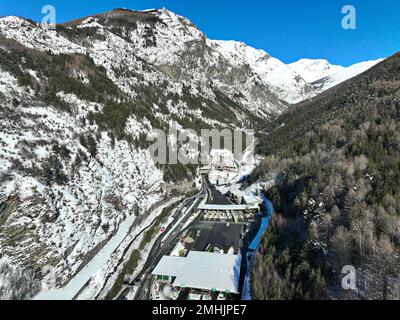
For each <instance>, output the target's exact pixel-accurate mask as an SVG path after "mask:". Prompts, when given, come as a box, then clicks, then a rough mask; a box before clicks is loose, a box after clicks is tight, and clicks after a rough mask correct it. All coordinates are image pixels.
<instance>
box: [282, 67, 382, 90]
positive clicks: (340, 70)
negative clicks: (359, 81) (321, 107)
mask: <svg viewBox="0 0 400 320" xmlns="http://www.w3.org/2000/svg"><path fill="white" fill-rule="evenodd" d="M381 61H383V59H378V60H373V61H366V62H360V63H357V64H354V65H351V66H349V67H342V66H338V65H332V64H330V63H329V62H328V61H327V60H324V59H317V60H313V59H300V60H299V61H297V62H294V63H291V64H289V65H288V66H289V67H290V68H291V69H292V70H294V71H295V72H297V73H298V74H300V75H301V76H302V77H303V79H305V80H306V81H307V82H308V83H310V84H311V85H312V86H313V94H314V95H317V94H319V93H321V92H323V91H325V90H328V89H330V88H332V87H334V86H336V85H338V84H340V83H342V82H344V81H346V80H349V79H351V78H353V77H355V76H357V75H359V74H361V73H363V72H365V71H367V70H368V69H370V68H372V67H373V66H374V65H376V64H377V63H379V62H381Z"/></svg>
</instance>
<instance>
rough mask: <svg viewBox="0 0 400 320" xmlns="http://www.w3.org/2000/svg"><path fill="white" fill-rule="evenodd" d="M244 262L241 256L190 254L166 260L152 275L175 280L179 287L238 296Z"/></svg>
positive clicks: (164, 259) (162, 261)
mask: <svg viewBox="0 0 400 320" xmlns="http://www.w3.org/2000/svg"><path fill="white" fill-rule="evenodd" d="M241 261H242V257H241V256H238V255H228V254H220V253H210V252H198V251H190V252H189V254H188V255H187V257H170V256H164V257H163V258H162V259H161V260H160V262H159V264H158V265H157V266H156V268H155V269H154V271H153V272H152V274H153V275H164V276H172V277H176V278H175V280H174V282H173V285H174V286H176V287H181V288H194V289H201V290H215V291H221V292H231V293H237V292H238V285H239V276H240V265H241Z"/></svg>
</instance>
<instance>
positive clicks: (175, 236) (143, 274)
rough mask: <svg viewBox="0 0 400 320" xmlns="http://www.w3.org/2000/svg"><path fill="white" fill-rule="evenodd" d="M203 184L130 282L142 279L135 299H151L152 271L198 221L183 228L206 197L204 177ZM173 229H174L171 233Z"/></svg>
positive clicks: (176, 216)
mask: <svg viewBox="0 0 400 320" xmlns="http://www.w3.org/2000/svg"><path fill="white" fill-rule="evenodd" d="M202 184H203V185H202V189H201V191H200V193H198V194H197V195H196V196H194V197H191V198H188V199H186V200H184V201H183V203H182V205H181V206H180V207H179V209H178V210H177V211H176V212H175V214H174V215H173V218H174V221H173V222H172V223H171V224H170V225H169V227H168V228H167V229H166V230H165V231H164V232H163V234H162V235H160V236H159V237H158V239H157V240H156V242H155V243H154V245H153V247H152V249H151V251H150V253H149V256H148V259H147V261H146V262H145V265H144V266H143V268H142V270H141V271H140V272H139V273H138V274H137V275H136V277H135V279H134V280H133V281H132V282H131V283H130V286H133V285H134V284H135V283H134V282H135V280H136V279H138V278H139V279H142V282H141V284H140V287H139V289H138V290H137V292H136V295H135V300H148V299H150V295H151V285H152V276H151V271H152V270H153V269H154V268H155V266H156V265H157V264H158V262H159V261H160V260H161V258H162V257H163V256H164V255H167V254H169V253H170V252H171V251H172V250H173V248H174V247H175V245H176V244H177V242H178V241H179V240H180V238H181V236H182V235H183V233H184V232H185V231H186V230H187V229H188V228H190V227H192V226H193V224H195V223H196V222H197V219H196V220H195V221H193V222H192V223H191V224H190V225H189V226H188V227H187V228H185V229H184V230H182V228H183V226H184V225H185V223H186V222H187V221H188V220H189V218H190V217H191V216H192V213H193V212H196V211H197V207H198V205H199V204H200V201H201V199H202V197H204V195H205V192H206V189H205V188H204V178H203V179H202ZM193 203H195V205H194V206H193V208H192V209H191V210H190V212H187V214H186V217H185V218H183V219H182V220H181V221H180V222H179V224H176V223H177V222H178V221H179V219H180V218H181V215H182V214H185V212H184V211H186V210H187V209H188V208H190V207H191V206H192V205H193ZM171 229H172V230H173V231H172V232H171V233H170V231H171ZM166 235H168V239H165V236H166ZM163 242H164V243H163ZM129 290H130V288H129V287H128V288H125V289H124V290H122V292H121V293H120V294H119V295H118V297H117V299H124V297H126V295H127V294H128V293H129Z"/></svg>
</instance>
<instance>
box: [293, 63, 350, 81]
mask: <svg viewBox="0 0 400 320" xmlns="http://www.w3.org/2000/svg"><path fill="white" fill-rule="evenodd" d="M289 67H290V68H291V69H292V70H294V71H295V72H297V73H298V74H299V75H300V76H302V77H303V79H304V80H306V81H307V82H308V83H313V82H315V81H317V80H320V79H322V78H325V77H327V76H330V75H332V74H334V73H336V72H339V71H341V70H343V69H344V67H342V66H338V65H333V64H330V63H329V62H328V61H327V60H325V59H315V60H314V59H300V60H299V61H296V62H293V63H291V64H289Z"/></svg>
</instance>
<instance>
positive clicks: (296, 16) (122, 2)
mask: <svg viewBox="0 0 400 320" xmlns="http://www.w3.org/2000/svg"><path fill="white" fill-rule="evenodd" d="M47 4H51V5H54V6H55V7H56V9H57V20H58V22H65V21H68V20H72V19H74V18H78V17H82V16H86V15H90V14H94V13H100V12H104V11H107V10H110V9H113V8H118V7H125V8H129V9H134V10H135V9H136V10H143V9H148V8H159V7H166V8H167V9H169V10H172V11H174V12H176V13H178V14H181V15H183V16H186V17H188V18H189V19H191V20H192V21H193V22H194V23H195V24H196V25H197V26H198V27H199V28H200V29H201V30H202V31H204V32H205V33H206V35H207V36H208V37H209V38H212V39H222V40H239V41H243V42H246V43H247V44H249V45H251V46H254V47H256V48H262V49H264V50H266V51H267V52H269V53H270V54H271V55H272V56H274V57H276V58H279V59H281V60H282V61H284V62H286V63H289V62H293V61H296V60H298V59H300V58H326V59H328V60H329V61H330V62H331V63H335V64H341V65H345V66H347V65H350V64H353V63H355V62H359V61H363V60H370V59H377V58H380V57H387V56H389V55H391V54H393V53H395V52H396V51H399V50H400V18H399V17H400V1H399V0H347V1H342V0H301V1H300V0H299V1H297V0H274V1H272V0H241V1H238V0H0V16H5V15H18V16H23V17H26V18H31V19H33V20H37V21H40V20H41V17H42V15H41V8H42V7H43V6H44V5H47ZM347 4H351V5H353V6H354V7H355V8H356V10H357V29H356V30H343V29H342V27H341V20H342V17H343V15H342V13H341V9H342V7H343V6H344V5H347Z"/></svg>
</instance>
